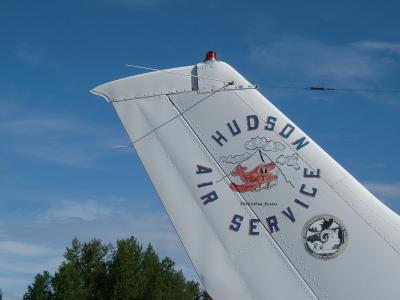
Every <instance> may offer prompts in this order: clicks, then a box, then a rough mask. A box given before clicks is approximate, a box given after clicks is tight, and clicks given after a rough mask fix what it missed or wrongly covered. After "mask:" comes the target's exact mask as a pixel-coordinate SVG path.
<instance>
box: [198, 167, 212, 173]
mask: <svg viewBox="0 0 400 300" xmlns="http://www.w3.org/2000/svg"><path fill="white" fill-rule="evenodd" d="M211 172H212V169H211V168H207V167H204V166H202V165H197V170H196V174H204V173H211Z"/></svg>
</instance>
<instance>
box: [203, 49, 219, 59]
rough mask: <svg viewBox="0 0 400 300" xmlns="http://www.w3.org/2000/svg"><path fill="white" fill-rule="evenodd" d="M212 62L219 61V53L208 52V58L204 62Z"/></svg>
mask: <svg viewBox="0 0 400 300" xmlns="http://www.w3.org/2000/svg"><path fill="white" fill-rule="evenodd" d="M210 60H217V53H216V52H214V51H208V52H207V54H206V58H205V59H204V61H210Z"/></svg>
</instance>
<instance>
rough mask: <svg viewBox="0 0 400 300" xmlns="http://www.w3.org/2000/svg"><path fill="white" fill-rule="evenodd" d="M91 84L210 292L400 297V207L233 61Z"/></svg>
mask: <svg viewBox="0 0 400 300" xmlns="http://www.w3.org/2000/svg"><path fill="white" fill-rule="evenodd" d="M182 74H183V75H182ZM93 93H95V94H98V95H101V96H103V97H105V98H106V99H107V100H108V101H109V102H111V103H112V105H113V106H114V108H115V110H116V112H117V114H118V116H119V118H120V119H121V122H122V123H123V125H124V127H125V129H126V131H127V133H128V135H129V137H130V139H131V140H132V143H133V145H134V148H135V150H136V151H137V153H138V155H139V157H140V159H141V161H142V162H143V165H144V167H145V169H146V171H147V173H148V174H149V177H150V179H151V181H152V183H153V185H154V186H155V188H156V190H157V192H158V194H159V196H160V198H161V200H162V202H163V204H164V206H165V208H166V211H167V213H168V215H169V217H170V219H171V221H172V223H173V224H174V226H175V228H176V231H177V233H178V235H179V236H180V238H181V241H182V243H183V245H184V247H185V249H186V251H187V252H188V254H189V257H190V258H191V260H192V263H193V265H194V267H195V269H196V270H197V272H198V274H199V277H200V280H201V281H202V283H203V285H204V287H205V288H206V290H207V291H208V293H209V294H210V295H211V296H212V297H213V299H216V300H218V299H377V298H379V297H382V296H384V297H385V299H397V298H398V288H397V281H398V278H399V275H400V271H399V270H400V259H399V253H400V221H399V217H398V216H397V215H396V214H395V213H394V212H393V211H391V210H390V209H389V208H387V207H386V206H385V205H384V204H382V203H381V202H380V201H379V200H377V199H376V198H375V197H374V196H373V195H372V194H371V193H369V192H368V191H367V190H366V189H365V188H364V187H363V186H362V185H361V184H360V183H358V182H357V180H355V179H354V178H353V177H352V176H351V175H350V174H349V173H348V172H347V171H346V170H344V169H343V168H342V167H341V166H340V165H339V164H338V163H337V162H336V161H334V160H333V159H332V158H331V157H330V156H329V155H328V154H327V153H326V152H325V151H323V150H322V149H321V148H320V147H319V146H318V145H317V144H316V143H315V142H314V141H313V140H312V139H311V138H310V137H308V136H307V135H306V134H305V133H304V132H303V131H301V129H299V128H298V126H296V125H295V124H294V123H293V122H292V121H291V120H289V119H288V118H287V117H286V116H285V115H284V114H283V113H282V112H280V111H279V110H278V109H277V108H276V107H275V106H274V105H273V104H272V103H271V102H269V101H268V100H267V99H265V98H264V97H263V96H262V95H261V94H260V93H259V92H258V91H257V89H256V88H255V86H253V85H252V84H251V83H249V82H248V81H247V80H246V79H245V78H244V77H243V76H241V75H240V74H239V73H238V72H237V71H235V70H234V69H233V68H232V67H231V66H229V65H228V64H226V63H224V62H220V61H217V60H215V59H209V60H207V61H205V62H202V63H199V64H197V65H195V66H188V67H183V68H176V69H170V70H164V71H156V72H151V73H146V74H143V75H138V76H132V77H128V78H124V79H120V80H116V81H113V82H110V83H106V84H103V85H101V86H99V87H96V88H95V89H93ZM239 166H240V167H239ZM239 170H240V172H239ZM238 187H240V188H238Z"/></svg>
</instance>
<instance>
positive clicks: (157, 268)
mask: <svg viewBox="0 0 400 300" xmlns="http://www.w3.org/2000/svg"><path fill="white" fill-rule="evenodd" d="M64 257H65V261H64V262H63V263H62V264H61V265H60V266H59V268H58V269H57V271H56V272H55V274H54V276H51V275H50V274H49V273H48V272H46V271H45V272H43V274H38V275H36V277H35V280H34V282H33V284H32V285H31V286H29V287H28V290H27V292H26V293H25V295H24V300H106V299H107V300H108V299H112V300H170V299H179V300H202V299H205V296H204V294H203V293H202V291H201V289H200V288H199V285H198V283H196V282H194V281H186V279H185V277H184V276H183V273H182V272H181V271H176V270H175V263H174V262H173V261H172V260H171V259H170V258H168V257H165V258H163V259H162V260H161V261H160V258H159V256H158V255H157V253H156V252H155V250H154V248H153V246H152V245H151V244H149V245H148V246H147V248H146V249H145V250H144V251H143V248H142V246H141V245H140V244H139V243H138V241H137V240H136V239H135V238H134V237H130V238H128V239H123V240H118V241H117V244H116V248H114V247H113V246H112V245H104V244H102V243H101V241H100V240H96V239H93V240H91V241H90V242H88V243H80V242H79V241H78V240H77V239H74V240H73V241H72V244H71V247H68V248H67V249H66V252H65V254H64Z"/></svg>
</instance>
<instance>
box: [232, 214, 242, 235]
mask: <svg viewBox="0 0 400 300" xmlns="http://www.w3.org/2000/svg"><path fill="white" fill-rule="evenodd" d="M243 219H244V218H243V217H242V216H241V215H234V216H233V218H232V221H231V225H229V229H230V230H232V231H235V232H238V231H239V229H240V225H242V223H241V222H242V221H243Z"/></svg>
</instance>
